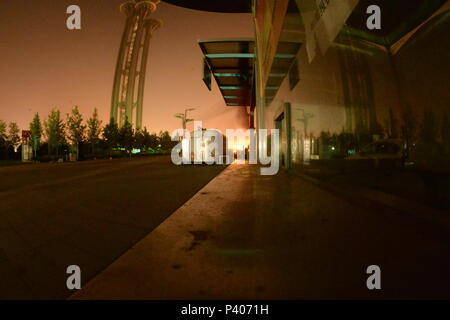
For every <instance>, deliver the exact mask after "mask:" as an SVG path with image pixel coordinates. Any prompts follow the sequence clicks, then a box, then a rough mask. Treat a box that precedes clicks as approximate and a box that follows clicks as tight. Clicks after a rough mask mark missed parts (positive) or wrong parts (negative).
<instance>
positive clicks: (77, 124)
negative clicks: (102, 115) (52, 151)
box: [67, 106, 86, 160]
mask: <svg viewBox="0 0 450 320" xmlns="http://www.w3.org/2000/svg"><path fill="white" fill-rule="evenodd" d="M67 130H68V132H69V134H68V138H69V140H70V142H72V146H73V147H74V148H75V150H76V154H77V160H78V156H79V149H80V142H82V141H83V139H84V133H85V130H86V126H85V125H83V116H82V115H81V113H80V111H79V110H78V107H77V106H75V107H73V109H72V112H71V114H67Z"/></svg>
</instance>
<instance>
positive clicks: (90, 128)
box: [87, 108, 102, 155]
mask: <svg viewBox="0 0 450 320" xmlns="http://www.w3.org/2000/svg"><path fill="white" fill-rule="evenodd" d="M101 126H102V121H101V120H100V119H99V118H98V112H97V108H95V109H94V113H93V114H92V117H91V118H89V119H88V121H87V135H88V140H89V142H90V143H91V145H92V154H93V155H94V154H95V145H96V144H97V142H98V136H99V135H100V133H101Z"/></svg>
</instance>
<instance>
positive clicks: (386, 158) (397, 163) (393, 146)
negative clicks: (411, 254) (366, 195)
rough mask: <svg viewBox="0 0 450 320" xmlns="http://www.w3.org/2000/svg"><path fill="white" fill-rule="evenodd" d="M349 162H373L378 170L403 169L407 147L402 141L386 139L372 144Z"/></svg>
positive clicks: (349, 158)
mask: <svg viewBox="0 0 450 320" xmlns="http://www.w3.org/2000/svg"><path fill="white" fill-rule="evenodd" d="M346 159H347V160H372V161H373V162H374V165H375V167H376V168H379V167H389V168H391V167H394V168H401V167H403V166H404V163H405V160H406V145H405V142H404V141H403V140H401V139H384V140H378V141H375V142H372V143H370V144H368V145H366V146H365V147H363V148H362V150H361V151H360V152H359V153H357V154H355V155H352V156H349V157H347V158H346Z"/></svg>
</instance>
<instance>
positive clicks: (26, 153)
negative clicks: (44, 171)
mask: <svg viewBox="0 0 450 320" xmlns="http://www.w3.org/2000/svg"><path fill="white" fill-rule="evenodd" d="M30 141H31V131H30V130H22V161H23V162H28V161H31V160H33V148H32V146H31V145H30Z"/></svg>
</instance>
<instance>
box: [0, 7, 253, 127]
mask: <svg viewBox="0 0 450 320" xmlns="http://www.w3.org/2000/svg"><path fill="white" fill-rule="evenodd" d="M122 2H124V1H123V0H70V1H66V0H40V1H31V0H14V1H6V0H1V1H0V26H1V27H0V48H1V50H0V74H1V80H0V84H1V85H0V96H1V106H0V119H2V120H5V121H8V122H9V121H16V122H17V123H18V124H19V126H20V127H21V129H28V124H29V122H30V121H31V119H32V116H33V114H34V113H35V112H39V113H40V115H41V118H46V117H47V114H48V112H49V111H50V109H51V108H53V107H58V108H59V109H60V110H61V111H62V113H63V115H64V118H65V115H66V113H67V112H69V111H70V109H71V107H72V106H74V105H78V106H79V108H80V110H81V112H82V113H83V115H84V117H85V119H86V118H88V117H89V116H90V115H91V113H92V111H93V109H94V108H95V107H97V108H98V109H99V113H100V117H101V118H102V120H103V121H104V122H106V121H107V120H108V118H109V111H110V103H111V90H112V84H113V75H114V70H115V64H116V59H117V54H118V49H119V45H120V39H121V35H122V31H123V27H124V23H125V17H124V16H123V15H122V14H121V13H120V12H119V9H118V7H119V5H120V4H121V3H122ZM71 4H77V5H79V6H80V7H81V14H82V30H75V31H69V30H67V28H66V19H67V17H68V15H67V14H66V8H67V7H68V6H69V5H71ZM154 17H157V18H161V19H162V20H163V21H164V26H163V27H162V28H161V29H159V30H158V31H156V33H155V35H154V37H153V40H152V44H151V48H150V55H149V60H148V73H147V79H146V90H145V98H144V117H143V125H144V126H147V128H148V129H149V131H152V132H157V131H159V130H169V131H170V130H173V129H175V128H178V127H180V126H181V125H180V120H179V119H176V118H174V117H173V115H174V114H175V113H178V112H182V111H183V110H184V109H185V107H186V106H188V107H198V109H197V110H196V111H194V112H192V113H191V116H192V117H193V118H195V119H196V120H202V121H203V122H204V127H207V128H218V129H220V130H224V129H225V128H245V127H246V126H247V119H246V118H245V113H244V112H245V111H244V108H242V107H226V106H225V103H224V101H223V98H222V97H221V95H220V92H219V90H218V88H217V86H216V85H215V84H214V86H213V91H212V92H209V91H208V89H207V88H206V86H205V85H204V83H203V82H202V80H201V79H202V53H201V50H200V48H199V46H198V44H197V41H198V40H199V39H215V38H232V37H252V36H253V24H252V20H251V16H250V15H249V14H219V13H208V12H201V11H194V10H190V9H184V8H180V7H176V6H173V5H169V4H166V3H160V4H159V5H158V9H157V11H156V12H155V13H154Z"/></svg>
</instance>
